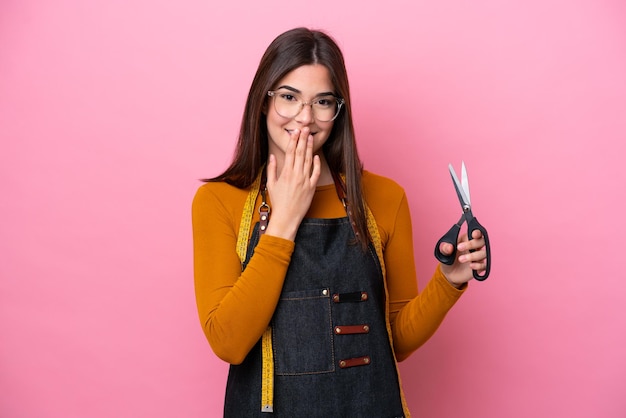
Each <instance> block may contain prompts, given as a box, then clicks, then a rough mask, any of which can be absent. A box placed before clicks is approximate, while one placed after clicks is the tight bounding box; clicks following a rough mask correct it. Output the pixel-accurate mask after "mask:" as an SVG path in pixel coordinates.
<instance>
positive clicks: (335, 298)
mask: <svg viewBox="0 0 626 418" xmlns="http://www.w3.org/2000/svg"><path fill="white" fill-rule="evenodd" d="M333 302H339V295H338V294H334V295H333Z"/></svg>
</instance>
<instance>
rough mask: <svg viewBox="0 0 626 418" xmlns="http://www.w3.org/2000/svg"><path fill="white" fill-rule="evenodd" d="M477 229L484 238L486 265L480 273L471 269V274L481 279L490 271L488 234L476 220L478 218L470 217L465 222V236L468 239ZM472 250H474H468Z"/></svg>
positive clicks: (487, 275)
mask: <svg viewBox="0 0 626 418" xmlns="http://www.w3.org/2000/svg"><path fill="white" fill-rule="evenodd" d="M476 230H479V231H480V232H481V233H482V234H483V238H484V239H485V251H486V252H487V259H486V260H487V265H486V266H485V271H484V273H483V274H482V275H480V274H478V273H479V272H478V271H476V270H473V271H472V275H473V276H474V279H476V280H478V281H483V280H485V279H487V277H489V272H490V271H491V247H490V246H489V235H487V230H486V229H485V228H484V227H483V226H482V225H481V224H480V223H479V222H478V219H476V218H474V217H472V218H471V219H470V220H469V221H468V222H467V237H468V239H472V234H473V233H474V231H476ZM470 251H471V252H474V251H476V250H470Z"/></svg>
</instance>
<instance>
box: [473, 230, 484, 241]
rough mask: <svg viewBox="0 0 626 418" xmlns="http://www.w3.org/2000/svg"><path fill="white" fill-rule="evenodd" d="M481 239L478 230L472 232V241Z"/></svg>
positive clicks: (480, 233) (481, 234)
mask: <svg viewBox="0 0 626 418" xmlns="http://www.w3.org/2000/svg"><path fill="white" fill-rule="evenodd" d="M482 237H483V233H482V232H481V231H480V229H475V230H473V231H472V239H478V238H482Z"/></svg>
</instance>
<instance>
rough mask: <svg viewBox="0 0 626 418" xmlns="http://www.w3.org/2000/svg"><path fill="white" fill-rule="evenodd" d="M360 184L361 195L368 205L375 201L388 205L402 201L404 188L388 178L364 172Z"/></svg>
mask: <svg viewBox="0 0 626 418" xmlns="http://www.w3.org/2000/svg"><path fill="white" fill-rule="evenodd" d="M361 182H362V185H363V195H364V197H365V200H366V201H367V203H368V205H372V204H375V203H374V202H377V201H383V202H386V204H389V203H392V202H399V201H401V200H402V199H404V196H405V192H404V188H403V187H402V186H400V185H399V184H398V183H396V182H395V181H394V180H392V179H390V178H388V177H384V176H381V175H378V174H374V173H372V172H370V171H367V170H364V171H363V176H362V179H361Z"/></svg>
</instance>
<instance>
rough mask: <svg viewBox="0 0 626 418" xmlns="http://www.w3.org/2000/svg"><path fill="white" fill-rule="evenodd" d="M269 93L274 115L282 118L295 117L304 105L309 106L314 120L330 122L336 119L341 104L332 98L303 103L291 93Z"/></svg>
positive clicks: (325, 97) (327, 97)
mask: <svg viewBox="0 0 626 418" xmlns="http://www.w3.org/2000/svg"><path fill="white" fill-rule="evenodd" d="M270 93H271V96H272V97H273V100H274V109H275V110H276V113H278V114H279V115H280V116H282V117H284V118H294V117H296V116H297V115H298V114H299V113H300V112H301V111H302V108H303V107H304V106H305V105H306V106H311V108H312V110H313V117H314V118H315V119H317V120H318V121H320V122H330V121H331V120H334V119H335V118H336V117H337V115H338V114H339V110H340V109H341V104H343V103H342V102H339V101H338V99H337V98H336V97H334V96H324V97H318V98H316V99H315V100H314V101H313V102H311V103H304V102H303V101H302V100H301V99H300V98H298V97H296V96H295V95H294V94H293V93H291V92H285V91H275V92H270ZM339 100H340V99H339Z"/></svg>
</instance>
